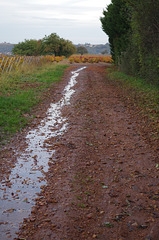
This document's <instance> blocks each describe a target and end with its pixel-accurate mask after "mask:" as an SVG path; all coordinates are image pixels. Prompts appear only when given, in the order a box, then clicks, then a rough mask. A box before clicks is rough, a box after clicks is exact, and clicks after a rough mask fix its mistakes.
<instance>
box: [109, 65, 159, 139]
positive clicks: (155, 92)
mask: <svg viewBox="0 0 159 240" xmlns="http://www.w3.org/2000/svg"><path fill="white" fill-rule="evenodd" d="M108 71H109V73H108V75H109V78H110V79H111V80H113V81H114V82H115V83H116V84H117V85H118V86H120V88H121V89H122V92H123V100H124V101H126V102H127V103H129V104H131V106H134V107H135V109H136V117H137V118H138V119H139V120H140V121H141V126H142V128H143V130H144V129H145V130H146V129H147V131H148V132H149V136H150V137H151V138H152V139H154V140H159V86H156V85H152V84H149V83H147V82H146V81H145V80H144V79H141V78H136V77H132V76H128V75H126V74H124V73H122V72H119V71H117V70H116V69H114V68H109V70H108Z"/></svg>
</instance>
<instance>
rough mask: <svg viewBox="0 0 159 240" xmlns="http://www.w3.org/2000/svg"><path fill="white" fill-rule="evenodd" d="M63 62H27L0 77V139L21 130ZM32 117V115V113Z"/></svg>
mask: <svg viewBox="0 0 159 240" xmlns="http://www.w3.org/2000/svg"><path fill="white" fill-rule="evenodd" d="M66 67H67V65H61V64H59V65H58V64H46V65H43V66H40V67H35V66H29V67H28V68H27V67H25V68H22V69H20V70H19V71H16V72H12V73H11V74H9V75H7V74H3V75H2V76H1V78H0V142H1V143H2V141H3V140H4V139H6V138H8V137H9V136H11V135H12V134H14V133H15V132H17V131H19V130H21V129H22V128H23V127H25V126H26V124H27V123H28V121H29V114H28V113H30V112H31V110H32V108H33V107H35V106H36V104H39V102H40V101H41V99H42V97H43V95H44V94H46V92H47V91H48V89H49V87H51V85H52V84H53V83H55V82H58V81H60V80H61V77H62V76H63V73H64V70H65V69H66ZM32 117H34V116H32Z"/></svg>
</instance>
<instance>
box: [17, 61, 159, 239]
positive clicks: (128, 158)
mask: <svg viewBox="0 0 159 240" xmlns="http://www.w3.org/2000/svg"><path fill="white" fill-rule="evenodd" d="M79 67H80V66H79V65H78V66H73V67H71V69H77V68H79ZM105 69H106V65H103V64H95V65H92V66H91V65H88V66H87V68H86V69H84V70H82V71H81V72H80V74H79V76H78V77H77V81H78V82H77V84H76V85H75V87H74V89H75V91H76V92H75V94H74V95H73V97H72V98H71V104H70V105H67V106H65V107H64V108H63V111H62V114H63V117H64V118H67V119H68V127H67V131H66V132H65V133H64V134H63V135H61V136H58V137H56V138H53V137H50V138H48V140H47V143H49V146H52V149H53V150H55V154H54V155H53V157H52V159H50V161H49V170H48V172H47V173H46V174H45V177H46V180H47V185H46V186H43V187H41V189H42V191H41V193H39V194H38V195H39V196H38V198H37V199H36V204H35V206H34V207H33V208H32V213H31V215H30V217H29V218H27V219H24V222H23V224H22V226H21V229H20V231H19V239H28V240H32V239H34V240H35V239H38V240H40V239H41V240H44V239H45V240H49V239H56V240H66V239H67V240H77V239H79V240H80V239H85V240H86V239H87V240H92V239H101V240H106V239H107V240H127V239H130V240H141V239H143V240H144V239H152V240H157V239H159V237H158V236H159V179H158V173H159V172H158V168H156V163H157V162H158V151H157V150H156V148H155V146H153V145H152V143H151V144H149V142H148V141H146V140H145V139H144V137H143V135H142V133H141V131H140V126H139V124H138V121H137V119H136V118H135V117H134V116H135V114H133V115H132V113H131V111H129V108H128V107H127V106H126V105H125V104H124V103H123V102H122V100H121V98H122V95H121V91H120V89H119V88H118V87H116V86H115V85H114V84H113V83H111V82H110V81H109V79H107V76H106V71H105ZM70 74H71V73H70V71H68V70H67V71H66V74H65V80H64V82H66V80H67V79H69V78H70ZM61 89H62V85H61ZM39 114H40V112H39ZM43 114H44V113H43Z"/></svg>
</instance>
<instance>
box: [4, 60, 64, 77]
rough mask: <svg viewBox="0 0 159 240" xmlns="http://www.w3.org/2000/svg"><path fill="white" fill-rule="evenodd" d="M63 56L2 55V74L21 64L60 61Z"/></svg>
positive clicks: (15, 68)
mask: <svg viewBox="0 0 159 240" xmlns="http://www.w3.org/2000/svg"><path fill="white" fill-rule="evenodd" d="M63 58H64V57H63V56H62V57H54V56H38V57H35V56H30V57H29V56H13V57H9V56H5V55H1V56H0V74H2V73H4V72H10V71H11V70H17V69H18V68H19V66H22V65H25V64H40V63H45V62H60V61H62V60H63Z"/></svg>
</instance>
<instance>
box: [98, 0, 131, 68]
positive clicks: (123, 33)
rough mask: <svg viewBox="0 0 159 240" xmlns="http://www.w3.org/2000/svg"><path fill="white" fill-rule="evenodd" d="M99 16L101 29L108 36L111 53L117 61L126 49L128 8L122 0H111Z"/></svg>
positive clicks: (128, 20)
mask: <svg viewBox="0 0 159 240" xmlns="http://www.w3.org/2000/svg"><path fill="white" fill-rule="evenodd" d="M103 15H104V16H103V17H101V18H100V20H101V23H102V29H103V31H104V32H105V33H106V34H107V35H108V36H109V42H110V48H111V54H112V57H113V59H114V61H115V62H116V63H117V62H118V61H119V59H120V56H121V53H122V52H123V51H125V50H126V47H127V45H128V39H129V31H130V9H129V8H128V6H127V5H126V3H125V2H124V1H123V0H112V3H111V4H110V5H108V6H107V8H106V10H104V11H103Z"/></svg>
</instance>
